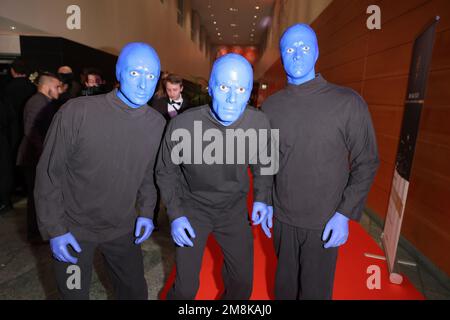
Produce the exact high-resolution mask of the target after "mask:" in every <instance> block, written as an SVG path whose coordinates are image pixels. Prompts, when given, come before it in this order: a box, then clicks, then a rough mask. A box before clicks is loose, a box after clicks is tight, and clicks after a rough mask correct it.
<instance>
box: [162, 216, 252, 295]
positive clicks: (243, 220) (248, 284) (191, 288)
mask: <svg viewBox="0 0 450 320" xmlns="http://www.w3.org/2000/svg"><path fill="white" fill-rule="evenodd" d="M188 219H189V222H190V224H191V226H192V228H193V229H194V232H195V235H196V237H195V239H191V240H192V242H193V243H194V247H177V249H176V267H177V274H176V278H175V283H174V285H173V287H172V288H171V289H170V291H169V292H168V293H167V299H168V300H192V299H194V298H195V296H196V294H197V291H198V287H199V274H200V269H201V264H202V258H203V252H204V250H205V245H206V242H207V240H208V236H209V234H210V233H211V232H212V233H213V235H214V237H215V239H216V240H217V242H218V244H219V245H220V247H221V248H222V252H223V255H224V264H223V267H222V277H223V283H224V287H225V291H224V293H223V295H222V297H221V299H224V300H247V299H249V298H250V295H251V293H252V287H253V234H252V231H251V226H250V223H249V220H248V215H247V211H246V210H240V211H238V212H235V213H233V214H227V215H226V214H224V215H221V216H211V215H207V214H205V213H203V212H200V211H197V212H196V214H194V215H192V214H191V215H189V216H188Z"/></svg>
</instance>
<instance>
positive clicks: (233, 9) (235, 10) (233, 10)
mask: <svg viewBox="0 0 450 320" xmlns="http://www.w3.org/2000/svg"><path fill="white" fill-rule="evenodd" d="M229 10H230V11H232V12H237V11H239V9H238V8H230V9H229Z"/></svg>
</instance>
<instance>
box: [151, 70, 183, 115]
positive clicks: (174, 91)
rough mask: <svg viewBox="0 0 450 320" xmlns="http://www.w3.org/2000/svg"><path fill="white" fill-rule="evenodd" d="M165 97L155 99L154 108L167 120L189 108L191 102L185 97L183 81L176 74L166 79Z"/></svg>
mask: <svg viewBox="0 0 450 320" xmlns="http://www.w3.org/2000/svg"><path fill="white" fill-rule="evenodd" d="M163 86H164V89H165V92H166V96H165V97H161V98H159V99H155V100H154V101H153V103H152V106H153V108H155V109H156V110H158V111H159V112H160V113H161V114H162V115H163V116H164V118H166V120H167V121H168V120H170V119H172V118H174V117H176V116H177V115H179V114H180V113H182V112H183V111H184V110H186V109H187V108H189V102H188V101H187V99H186V97H184V96H183V94H182V93H183V79H182V78H181V77H180V76H178V75H176V74H169V75H168V76H167V78H166V79H164V82H163Z"/></svg>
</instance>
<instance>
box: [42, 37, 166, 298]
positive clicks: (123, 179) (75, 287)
mask: <svg viewBox="0 0 450 320" xmlns="http://www.w3.org/2000/svg"><path fill="white" fill-rule="evenodd" d="M159 73H160V62H159V58H158V55H157V54H156V52H155V50H154V49H153V48H152V47H150V46H149V45H147V44H145V43H130V44H128V45H126V46H125V47H124V48H123V50H122V51H121V53H120V56H119V58H118V61H117V65H116V76H117V80H118V81H119V83H120V88H119V89H116V90H113V91H111V92H109V93H108V94H104V95H98V96H92V97H80V98H77V99H72V100H69V101H68V102H67V103H66V104H65V105H63V106H62V107H61V109H60V110H59V111H58V113H57V114H56V115H55V117H54V120H53V122H52V125H51V127H50V129H49V132H48V134H47V138H46V142H45V146H44V151H43V154H42V156H41V159H40V161H39V164H38V168H37V176H36V187H35V198H36V207H37V215H38V224H39V229H40V231H41V234H42V236H43V238H44V239H49V240H50V247H51V250H52V253H53V256H54V258H55V262H54V269H55V274H56V280H57V284H58V289H59V292H60V294H61V296H62V298H63V299H88V298H89V287H90V281H91V274H92V262H93V257H94V252H95V250H96V249H97V248H98V249H99V250H100V251H101V252H102V254H103V256H104V257H105V260H106V266H107V268H108V269H109V271H110V274H111V278H112V281H113V287H114V289H115V295H116V298H118V299H147V296H148V293H147V284H146V282H145V279H144V267H143V261H142V252H141V248H140V244H141V243H142V242H143V241H145V240H146V239H148V237H149V236H150V235H151V233H152V231H153V228H154V225H153V222H152V216H153V209H154V206H155V202H156V189H155V185H154V176H153V168H154V165H155V162H156V154H157V151H158V148H159V145H160V142H161V138H162V133H163V130H164V126H165V120H164V118H163V117H162V116H161V115H160V114H159V113H158V112H157V111H155V110H153V109H152V108H149V107H148V106H146V104H147V101H148V100H149V99H150V98H151V96H152V95H153V92H154V90H155V87H156V83H157V81H158V77H159ZM73 265H75V266H76V267H77V268H74V266H73ZM69 268H72V269H69ZM73 270H75V271H73ZM77 270H78V271H77ZM69 271H70V272H69ZM74 272H78V278H76V277H75V275H74V274H73V273H74ZM70 277H72V278H70ZM71 279H72V280H71ZM73 279H78V280H76V281H75V280H73Z"/></svg>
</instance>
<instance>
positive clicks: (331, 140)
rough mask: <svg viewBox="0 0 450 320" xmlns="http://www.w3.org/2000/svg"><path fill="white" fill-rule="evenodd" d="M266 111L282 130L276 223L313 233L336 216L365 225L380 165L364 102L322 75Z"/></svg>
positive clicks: (277, 97)
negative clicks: (363, 216)
mask: <svg viewBox="0 0 450 320" xmlns="http://www.w3.org/2000/svg"><path fill="white" fill-rule="evenodd" d="M262 110H263V111H264V112H265V113H266V115H267V116H268V118H269V120H270V124H271V126H272V128H273V129H279V130H280V170H279V172H278V175H277V176H276V177H275V181H274V192H273V201H274V216H275V218H276V219H278V220H280V221H281V222H284V223H287V224H289V225H293V226H296V227H301V228H306V229H313V230H320V229H323V228H324V227H325V225H326V223H327V222H328V220H329V219H330V218H331V217H332V216H333V215H334V213H335V212H336V211H337V212H339V213H341V214H343V215H345V216H347V217H348V218H350V219H353V220H359V219H360V217H361V213H362V210H363V208H364V203H365V200H366V198H367V194H368V192H369V189H370V186H371V184H372V182H373V179H374V176H375V173H376V170H377V167H378V163H379V161H378V151H377V145H376V139H375V132H374V129H373V126H372V121H371V118H370V114H369V111H368V107H367V104H366V103H365V102H364V100H363V99H362V98H361V97H360V96H359V95H358V94H357V93H356V92H355V91H353V90H351V89H349V88H345V87H340V86H337V85H334V84H331V83H328V82H327V81H326V80H325V79H324V78H323V77H322V76H321V75H318V76H317V77H316V78H315V79H313V80H311V81H309V82H306V83H304V84H302V85H298V86H297V85H291V84H289V85H288V86H287V87H286V88H285V89H283V90H281V91H279V92H277V93H275V94H274V95H272V96H270V97H269V98H268V99H267V100H266V101H265V102H264V104H263V105H262Z"/></svg>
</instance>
